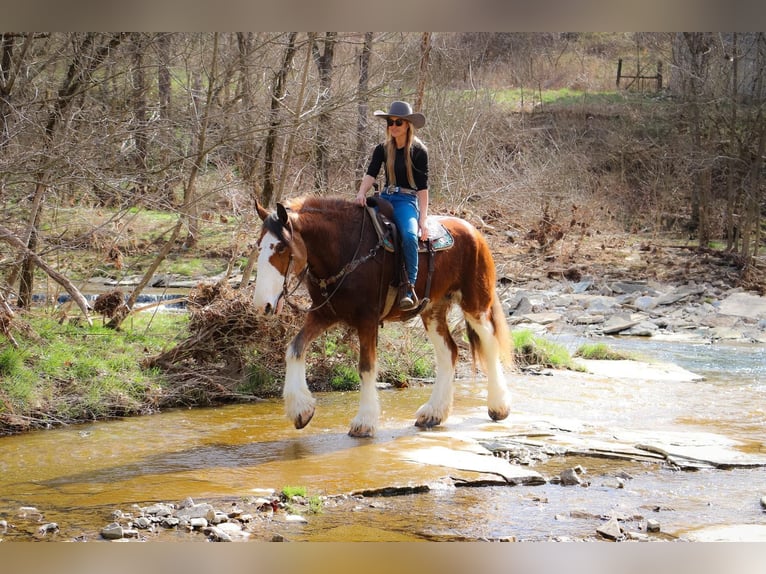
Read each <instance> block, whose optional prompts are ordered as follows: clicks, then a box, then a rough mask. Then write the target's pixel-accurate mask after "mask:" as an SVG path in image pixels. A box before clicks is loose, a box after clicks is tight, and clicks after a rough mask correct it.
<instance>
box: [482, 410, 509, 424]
mask: <svg viewBox="0 0 766 574" xmlns="http://www.w3.org/2000/svg"><path fill="white" fill-rule="evenodd" d="M487 413H488V414H489V418H491V419H492V420H493V421H502V420H505V419H507V418H508V415H509V414H510V413H511V409H509V408H502V409H487Z"/></svg>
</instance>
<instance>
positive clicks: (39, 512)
mask: <svg viewBox="0 0 766 574" xmlns="http://www.w3.org/2000/svg"><path fill="white" fill-rule="evenodd" d="M562 342H564V343H565V344H567V346H570V345H575V344H576V341H574V340H562ZM609 345H610V346H613V347H617V348H620V347H622V348H626V349H628V350H631V351H633V352H636V353H640V354H641V355H643V356H645V357H652V358H653V359H660V360H663V361H667V362H671V363H675V364H678V365H680V366H681V367H683V368H685V369H688V370H689V371H692V372H694V373H696V374H699V375H702V377H704V378H702V379H701V380H680V378H679V379H675V378H673V377H672V376H670V377H666V378H658V377H654V376H652V374H651V372H647V374H643V373H642V372H630V373H627V372H626V373H622V374H620V375H619V376H615V375H610V376H604V375H598V374H587V373H575V372H569V371H567V372H553V373H552V374H550V375H549V376H540V375H529V374H513V375H511V376H509V381H510V385H511V389H512V391H513V393H514V409H513V411H512V413H511V416H510V417H509V419H508V420H506V421H503V422H501V423H492V422H491V421H490V420H489V419H488V417H487V415H486V406H485V405H486V402H485V401H486V384H485V382H484V381H482V380H479V381H476V382H475V383H474V382H472V381H471V380H469V379H460V380H459V381H458V382H457V386H456V392H455V405H454V410H453V414H452V415H451V416H450V418H449V419H448V421H447V422H446V424H444V425H443V426H441V427H438V428H437V429H433V430H430V431H423V430H419V429H417V428H415V427H414V426H413V421H414V412H415V410H416V409H417V408H418V406H419V405H420V404H422V403H423V402H425V401H426V400H427V398H428V395H429V394H430V391H431V389H430V387H429V386H428V385H425V386H420V387H410V388H404V389H382V390H380V393H379V394H380V398H381V407H382V412H383V415H382V420H381V428H380V430H379V432H378V435H377V436H376V437H375V438H373V439H365V440H359V439H352V438H350V437H348V436H347V435H346V431H347V429H348V424H349V422H350V419H351V418H352V416H353V413H354V412H355V411H356V408H357V400H358V396H357V393H355V392H344V393H340V392H339V393H326V394H318V395H317V399H318V405H317V413H316V416H315V417H314V420H313V421H312V422H311V424H310V425H309V426H308V427H307V428H305V429H303V430H300V431H298V430H295V429H293V428H292V426H291V424H290V423H289V421H287V420H286V419H285V417H284V415H283V408H282V404H281V401H280V400H277V399H275V400H264V401H259V402H253V403H249V404H239V405H231V406H224V407H219V408H207V409H190V410H183V409H179V410H173V411H169V412H164V413H161V414H157V415H151V416H143V417H135V418H128V419H122V420H113V421H102V422H94V423H92V424H86V425H78V426H70V427H64V428H57V429H51V430H47V431H40V432H31V433H26V434H22V435H16V436H7V437H2V438H0V520H4V521H5V523H6V524H7V526H6V528H5V529H4V530H3V529H2V528H0V538H2V539H4V540H5V541H14V540H19V541H25V540H38V539H50V540H74V539H79V540H98V539H99V535H98V533H99V531H100V529H101V528H102V527H103V526H104V525H105V524H107V523H108V522H110V521H111V520H112V519H111V518H110V516H111V513H112V512H113V511H114V510H122V511H134V510H135V506H134V505H140V506H145V505H148V504H151V503H153V502H163V501H167V502H173V503H177V502H179V501H181V500H183V499H185V498H186V497H192V498H193V499H194V500H195V501H198V500H217V501H227V502H226V504H232V503H235V502H237V501H243V500H246V499H247V498H248V497H253V496H257V493H258V492H262V489H275V490H277V491H279V490H280V489H281V488H282V487H283V486H286V485H301V486H305V487H306V488H307V490H308V492H309V494H318V495H326V496H329V497H331V500H333V501H334V502H333V503H332V504H328V505H327V506H326V508H325V510H324V511H323V512H321V513H319V514H316V515H311V516H309V517H307V522H301V523H288V522H285V521H284V520H280V519H279V517H278V516H277V515H276V514H275V515H274V519H273V521H272V522H270V523H269V524H268V525H267V526H265V527H264V533H263V538H259V537H258V536H253V537H251V538H250V539H251V540H258V539H270V537H271V536H272V535H273V534H277V533H278V534H279V535H280V536H283V537H284V538H285V539H287V540H306V541H360V540H373V541H375V540H477V539H491V540H505V539H511V540H532V541H543V540H589V539H598V536H597V535H596V533H595V531H596V528H597V527H598V526H599V525H600V524H602V523H603V522H604V520H605V518H607V517H617V518H618V519H619V520H620V522H621V524H622V525H623V526H624V528H625V529H626V530H632V531H640V532H642V533H643V531H644V525H645V522H646V520H647V519H656V520H657V521H658V522H659V523H660V524H661V532H660V533H658V534H656V535H651V536H650V537H649V539H663V540H664V539H682V540H705V539H745V540H764V539H766V534H764V532H765V531H766V513H764V509H763V508H762V507H761V505H760V504H759V501H760V499H761V498H762V497H764V496H765V495H766V470H764V466H763V464H766V445H765V444H764V437H766V350H765V349H764V347H763V346H762V345H760V346H759V345H741V344H740V345H723V344H719V345H710V344H692V343H682V342H673V343H668V342H655V341H651V340H649V339H614V340H610V341H609ZM687 439H688V440H689V444H692V445H697V446H699V444H700V441H701V442H702V443H704V444H703V445H702V446H704V447H706V448H712V449H713V450H715V451H716V452H717V453H719V454H717V455H716V456H722V457H723V458H724V459H725V461H731V460H734V461H735V463H734V464H728V463H725V464H721V465H718V466H717V467H715V466H706V465H704V464H703V465H700V467H699V468H697V469H696V470H683V469H679V467H678V466H677V465H674V464H669V463H668V461H665V460H661V459H651V458H650V457H643V456H635V455H630V456H612V454H606V453H605V451H603V450H601V447H600V445H603V444H604V443H606V442H609V441H612V443H613V444H612V446H611V447H610V448H612V447H613V446H614V444H616V443H614V441H617V442H619V443H625V444H634V443H637V442H646V441H651V440H658V441H660V442H661V443H662V444H663V445H665V446H663V448H670V447H667V446H666V445H667V444H671V445H672V444H675V445H679V444H682V443H683V442H684V441H685V440H687ZM498 441H499V442H501V443H502V442H503V441H506V444H513V445H515V446H514V448H515V447H520V445H521V447H520V448H522V447H523V448H524V449H527V451H528V453H529V452H531V457H529V459H528V460H527V461H526V462H525V463H524V465H523V467H524V468H525V469H527V470H529V471H532V472H538V473H540V474H541V475H542V476H543V477H545V479H546V480H545V481H544V483H537V484H532V483H529V484H516V485H512V484H503V482H504V481H502V480H498V476H497V475H492V474H491V473H487V472H478V471H476V470H475V469H471V468H468V467H465V466H464V465H461V464H457V465H455V464H454V463H453V462H451V459H450V457H446V458H445V459H444V460H443V461H441V460H439V459H438V457H437V458H436V459H434V456H431V454H433V453H437V452H438V453H441V452H447V451H449V452H452V453H454V452H459V453H463V454H465V453H472V454H475V453H476V452H479V451H481V450H482V449H483V448H484V447H485V446H487V445H489V444H492V443H493V442H494V443H497V442H498ZM508 441H510V443H509V442H508ZM663 441H664V442H663ZM562 445H564V446H566V448H562ZM572 445H576V447H575V448H573V447H572ZM578 445H579V446H578ZM594 445H596V447H598V448H595V447H594ZM620 448H623V447H622V446H620ZM722 449H723V451H725V452H724V453H723V454H720V452H721V451H722ZM616 450H619V448H618V449H616ZM425 453H431V454H429V456H424V454H425ZM740 456H741V457H744V458H742V459H740V458H738V457H740ZM485 458H490V459H493V460H495V461H496V462H497V460H498V459H497V458H495V457H485ZM742 461H744V462H742ZM741 462H742V463H741ZM740 463H741V464H740ZM762 463H763V464H762ZM577 465H579V466H580V467H581V468H582V470H583V471H584V474H583V478H584V479H586V484H587V485H580V486H562V485H561V484H557V483H556V482H555V481H551V480H549V479H550V478H551V477H555V476H558V474H559V473H560V472H561V471H562V470H565V469H569V468H573V467H575V466H577ZM461 484H465V485H472V486H473V487H471V486H460V485H461ZM417 485H428V486H429V488H428V489H427V491H426V492H419V493H415V492H414V491H413V492H411V493H407V494H402V495H400V496H381V497H370V498H361V497H358V496H357V497H350V498H342V497H341V498H332V496H333V495H340V494H347V493H353V492H360V491H362V490H374V489H385V488H387V487H402V486H417ZM456 485H457V486H456ZM33 509H35V510H33ZM50 522H55V523H57V524H58V526H59V530H58V531H57V532H56V533H54V534H48V533H41V532H40V526H41V525H42V524H45V523H50ZM149 539H150V540H153V539H156V540H168V539H172V540H179V539H180V540H189V539H195V540H203V539H204V538H203V537H202V536H201V535H200V534H197V533H189V532H181V531H164V532H163V531H159V532H156V533H154V534H152V535H149Z"/></svg>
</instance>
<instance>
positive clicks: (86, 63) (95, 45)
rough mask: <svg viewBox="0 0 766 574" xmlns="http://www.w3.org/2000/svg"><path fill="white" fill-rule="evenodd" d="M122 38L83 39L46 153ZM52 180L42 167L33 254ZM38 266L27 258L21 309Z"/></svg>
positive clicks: (30, 239)
mask: <svg viewBox="0 0 766 574" xmlns="http://www.w3.org/2000/svg"><path fill="white" fill-rule="evenodd" d="M122 39H123V34H107V35H101V34H96V33H88V34H86V35H85V36H84V37H83V38H82V40H81V41H80V43H79V45H78V46H77V49H76V50H75V53H74V55H73V57H72V61H71V63H70V65H69V69H68V70H67V73H66V76H65V77H64V80H63V82H62V84H61V87H60V88H59V90H58V94H57V96H56V98H55V99H54V101H53V107H52V109H51V110H50V112H49V113H48V118H47V121H46V123H45V129H44V132H43V133H44V140H43V145H42V148H43V154H46V153H47V152H49V151H50V150H51V148H52V146H53V143H54V140H55V137H56V132H57V129H58V127H59V126H60V124H61V123H62V122H63V121H65V114H66V113H67V110H68V109H69V108H70V106H71V105H72V103H73V102H74V101H75V98H76V97H77V96H78V95H79V94H80V92H81V91H82V90H86V89H88V88H89V87H91V86H92V85H93V83H94V79H93V75H94V73H95V71H96V70H97V69H98V67H99V66H101V64H102V63H103V62H104V60H105V59H106V57H107V56H108V55H109V54H110V53H111V52H112V51H113V50H114V49H116V48H117V46H118V45H119V44H120V42H121V41H122ZM50 178H51V173H50V171H49V170H48V169H47V168H46V167H45V166H44V165H43V166H42V167H41V168H40V170H39V171H38V173H37V178H36V179H37V182H36V184H35V191H34V194H33V198H32V208H31V210H30V211H31V213H30V217H29V223H28V225H27V229H26V231H25V233H24V238H23V239H24V241H25V243H26V247H27V248H28V249H29V251H31V252H34V251H35V250H36V249H37V244H38V235H39V227H40V220H41V217H42V211H43V204H44V198H45V194H46V191H47V189H48V184H49V181H50ZM35 263H36V262H35V258H33V257H26V258H25V259H24V262H23V265H22V268H21V273H20V278H19V296H18V305H19V307H22V308H24V307H28V306H29V305H30V304H31V302H32V291H33V287H34V266H35Z"/></svg>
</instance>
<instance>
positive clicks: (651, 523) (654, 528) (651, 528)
mask: <svg viewBox="0 0 766 574" xmlns="http://www.w3.org/2000/svg"><path fill="white" fill-rule="evenodd" d="M646 531H647V532H659V531H660V522H659V520H655V519H654V518H650V519H649V520H647V521H646Z"/></svg>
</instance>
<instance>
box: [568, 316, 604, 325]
mask: <svg viewBox="0 0 766 574" xmlns="http://www.w3.org/2000/svg"><path fill="white" fill-rule="evenodd" d="M604 320H605V319H604V316H603V315H598V314H597V315H579V316H578V317H575V318H574V321H573V323H574V324H575V325H598V324H599V323H603V322H604Z"/></svg>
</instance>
